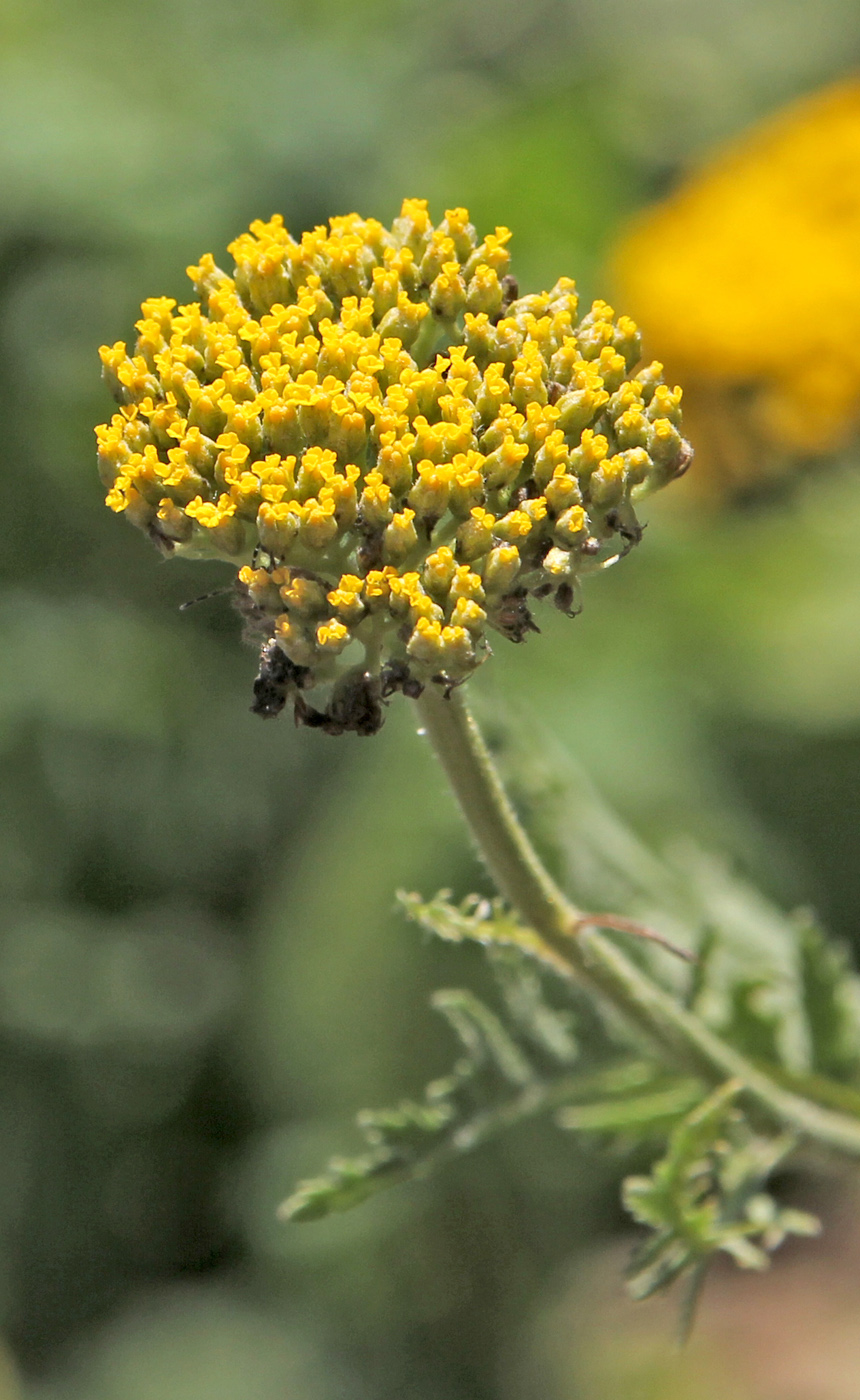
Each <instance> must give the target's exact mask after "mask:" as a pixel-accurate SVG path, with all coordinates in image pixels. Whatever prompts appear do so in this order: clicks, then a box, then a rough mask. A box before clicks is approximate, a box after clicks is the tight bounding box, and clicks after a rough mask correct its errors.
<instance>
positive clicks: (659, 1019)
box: [417, 686, 860, 1157]
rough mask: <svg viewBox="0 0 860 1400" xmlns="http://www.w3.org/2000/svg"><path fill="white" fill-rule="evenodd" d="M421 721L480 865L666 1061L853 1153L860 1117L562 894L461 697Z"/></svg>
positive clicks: (429, 705)
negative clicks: (691, 1007) (828, 1102)
mask: <svg viewBox="0 0 860 1400" xmlns="http://www.w3.org/2000/svg"><path fill="white" fill-rule="evenodd" d="M417 704H418V707H419V710H420V713H421V720H422V724H423V726H424V729H425V731H426V733H427V735H428V737H429V739H430V742H431V743H432V745H433V747H434V749H435V751H436V754H437V757H438V758H439V761H440V763H441V764H442V767H443V769H444V771H445V774H446V776H447V778H448V780H449V782H450V784H451V787H452V788H453V790H454V794H455V796H456V798H457V800H458V802H459V804H460V807H461V809H462V812H463V815H464V817H465V818H466V822H467V824H468V826H469V828H470V830H471V833H472V836H473V837H474V840H475V843H476V845H477V847H478V850H479V851H480V853H481V855H482V857H483V859H484V861H485V863H486V865H487V868H488V870H489V872H490V874H491V875H492V877H493V879H494V881H495V883H496V884H497V886H498V888H499V890H500V892H501V893H502V895H504V897H505V899H507V900H508V901H509V903H510V904H511V905H512V906H513V908H514V909H515V910H516V911H517V913H518V914H519V916H520V918H521V919H522V921H523V923H525V924H527V925H528V926H529V927H530V928H532V929H533V930H534V931H535V933H538V934H539V935H540V936H541V938H543V939H544V940H545V942H546V943H548V944H549V945H550V947H551V948H552V949H553V951H554V952H555V953H557V954H558V955H559V956H560V957H562V958H563V959H564V960H565V962H566V963H567V964H568V966H569V968H570V972H571V975H572V976H574V977H575V978H576V980H577V981H578V982H579V983H580V984H581V985H583V986H585V987H586V988H588V989H590V990H591V991H593V992H596V993H597V994H598V995H599V996H600V997H602V998H603V1000H605V1001H606V1002H608V1003H609V1005H611V1006H612V1007H613V1008H614V1009H615V1010H616V1011H618V1012H620V1013H621V1014H622V1016H623V1017H624V1019H625V1020H626V1021H627V1022H628V1023H630V1024H631V1025H633V1026H635V1027H636V1028H637V1029H638V1030H639V1031H640V1032H642V1033H644V1034H645V1036H646V1037H647V1039H648V1040H649V1041H650V1042H651V1043H652V1045H654V1046H656V1047H657V1048H658V1049H659V1050H660V1052H661V1053H662V1056H663V1058H664V1059H666V1060H667V1061H668V1062H669V1063H670V1064H672V1065H674V1066H675V1067H676V1068H678V1069H681V1070H683V1071H685V1072H688V1073H689V1072H693V1073H695V1074H697V1075H699V1076H700V1077H701V1078H703V1079H705V1080H706V1082H708V1083H709V1084H721V1083H723V1082H724V1081H725V1080H726V1079H732V1078H734V1079H738V1080H740V1082H741V1083H742V1084H743V1086H744V1091H745V1093H746V1096H747V1097H748V1098H750V1099H752V1100H754V1101H755V1102H756V1103H757V1105H758V1106H759V1108H760V1109H763V1110H764V1111H765V1113H766V1114H767V1116H768V1117H769V1118H771V1119H772V1120H773V1121H774V1122H776V1123H778V1124H780V1125H781V1126H784V1127H789V1128H791V1129H793V1130H794V1131H795V1132H798V1133H801V1134H803V1135H804V1136H805V1137H807V1138H811V1139H813V1140H814V1141H815V1142H817V1143H818V1144H820V1145H821V1146H822V1147H826V1148H830V1149H834V1150H836V1151H838V1152H841V1153H844V1154H847V1155H849V1156H853V1157H857V1156H860V1121H858V1119H856V1118H853V1117H851V1116H849V1115H847V1114H844V1113H839V1112H836V1111H834V1110H833V1109H832V1108H828V1107H825V1106H823V1105H822V1104H820V1103H816V1102H815V1101H814V1100H813V1099H811V1098H808V1097H803V1096H801V1095H800V1094H796V1093H792V1092H791V1091H790V1090H788V1089H785V1088H783V1087H781V1086H780V1085H779V1084H777V1083H775V1082H774V1080H773V1079H772V1078H771V1077H770V1075H769V1074H767V1073H766V1071H764V1070H761V1069H759V1068H757V1067H756V1066H755V1065H753V1064H751V1063H750V1062H749V1061H748V1060H746V1059H745V1058H744V1056H743V1055H741V1054H739V1053H738V1052H737V1051H736V1050H734V1049H732V1047H731V1046H730V1045H727V1044H726V1043H725V1042H724V1041H723V1040H721V1039H720V1037H719V1036H717V1035H715V1034H714V1032H713V1031H711V1030H710V1029H709V1028H708V1027H707V1026H706V1025H705V1024H704V1022H703V1021H701V1020H700V1019H699V1018H698V1017H697V1016H695V1015H694V1014H693V1013H692V1012H690V1011H687V1010H686V1009H685V1008H684V1007H683V1006H681V1005H679V1003H678V1002H676V1001H675V1000H674V998H673V997H672V996H670V994H669V993H668V992H666V991H664V989H663V988H662V987H661V986H659V985H658V983H656V982H654V981H653V980H652V979H651V978H650V977H649V976H648V974H647V973H646V972H643V970H642V969H641V968H640V967H638V966H637V965H636V964H635V963H633V962H631V961H630V959H629V958H628V957H626V955H625V954H624V953H623V952H622V951H621V950H620V949H619V948H617V947H616V946H615V944H614V943H612V942H611V941H610V940H609V939H608V938H606V937H604V935H603V934H601V933H599V932H598V931H597V929H595V928H593V927H592V926H591V925H590V924H589V922H588V918H587V916H585V915H583V914H582V912H581V911H580V910H578V909H576V908H575V907H574V905H572V904H571V903H570V902H569V901H568V900H567V899H566V898H565V896H564V895H563V894H562V892H561V890H560V889H559V888H558V886H557V885H556V884H555V881H554V880H553V879H552V877H551V876H550V875H549V873H548V871H547V870H546V869H545V868H544V866H543V864H542V862H541V860H540V857H539V856H538V854H537V852H536V851H535V849H534V847H533V846H532V844H531V841H530V840H529V838H528V836H527V835H526V833H525V831H524V830H523V828H522V826H521V824H520V822H519V820H518V818H517V815H516V813H515V812H514V809H513V807H512V806H511V803H510V801H509V799H508V796H507V794H506V792H505V790H504V788H503V787H502V784H501V780H500V778H499V775H498V772H497V771H496V768H495V765H494V763H493V760H492V758H491V757H490V754H489V752H488V750H487V746H486V744H485V743H484V740H483V738H482V736H481V733H480V730H479V729H478V726H477V725H476V723H475V721H474V719H473V718H472V716H471V714H470V712H469V710H468V709H467V707H466V705H465V703H464V701H463V699H462V696H461V695H460V694H459V692H457V691H455V692H454V693H453V694H452V695H451V696H450V698H449V699H445V697H444V696H443V695H442V694H441V693H440V691H439V690H437V689H436V688H435V687H433V686H428V687H427V688H426V690H425V691H424V693H423V695H422V696H421V698H420V699H419V700H418V701H417Z"/></svg>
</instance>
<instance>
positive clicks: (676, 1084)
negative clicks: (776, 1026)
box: [281, 891, 702, 1220]
mask: <svg viewBox="0 0 860 1400" xmlns="http://www.w3.org/2000/svg"><path fill="white" fill-rule="evenodd" d="M400 899H401V903H402V904H403V906H404V908H405V909H406V911H407V913H408V914H409V916H410V917H411V918H412V919H414V920H415V921H416V922H417V923H419V924H420V926H421V927H422V928H424V929H426V930H427V931H429V932H432V933H433V934H435V935H436V936H438V937H440V938H442V939H444V940H449V941H450V940H452V939H453V940H455V941H462V940H465V939H474V940H475V941H477V942H479V943H480V944H481V945H482V946H483V947H484V948H485V949H486V951H487V954H488V956H489V959H490V965H491V967H492V970H493V973H494V975H495V977H496V980H497V982H498V985H499V988H500V992H501V995H502V999H503V1002H504V1012H503V1013H502V1014H497V1013H496V1012H495V1011H493V1010H491V1009H490V1008H489V1007H488V1006H487V1005H486V1004H485V1003H484V1002H482V1001H480V1000H479V999H478V998H477V997H476V996H474V995H473V994H472V993H471V992H469V991H464V990H443V991H439V992H436V994H435V995H434V997H433V999H432V1005H433V1007H434V1009H435V1010H436V1011H438V1012H439V1013H440V1014H441V1015H442V1016H444V1017H445V1019H446V1021H447V1022H448V1024H449V1026H450V1027H451V1029H452V1030H453V1031H454V1033H455V1035H456V1037H457V1039H458V1041H459V1043H460V1046H461V1047H462V1050H463V1052H464V1053H463V1055H462V1057H461V1058H460V1059H459V1060H458V1061H457V1063H456V1064H455V1065H454V1068H453V1070H452V1071H451V1073H450V1074H449V1075H447V1076H446V1077H445V1078H443V1079H437V1080H435V1081H434V1082H433V1083H431V1084H429V1085H428V1087H427V1089H426V1090H425V1093H424V1097H423V1099H422V1100H421V1101H419V1102H415V1101H411V1100H406V1101H404V1102H402V1103H400V1104H399V1105H398V1106H397V1107H396V1108H393V1109H388V1110H382V1111H374V1112H370V1111H367V1112H364V1113H362V1114H360V1115H359V1118H358V1126H359V1128H360V1130H361V1132H362V1134H363V1135H364V1138H365V1140H366V1142H367V1144H368V1146H369V1149H370V1150H369V1151H368V1152H367V1153H365V1154H364V1155H362V1156H359V1157H353V1158H342V1157H337V1158H334V1159H333V1160H332V1161H331V1162H330V1163H329V1165H328V1167H327V1169H326V1171H325V1173H324V1174H323V1175H322V1176H320V1177H318V1178H315V1179H314V1180H311V1181H305V1182H303V1183H301V1184H300V1186H299V1187H298V1188H297V1189H296V1191H295V1192H294V1193H293V1195H292V1196H290V1197H289V1199H288V1200H287V1201H286V1202H285V1203H284V1205H283V1207H282V1208H281V1214H282V1216H283V1217H284V1218H286V1219H290V1220H313V1219H317V1218H319V1217H320V1216H323V1215H327V1214H330V1213H331V1212H332V1211H340V1210H348V1209H349V1208H350V1207H352V1206H354V1205H357V1204H358V1203H359V1202H361V1201H363V1200H365V1199H366V1198H367V1197H368V1196H370V1195H372V1194H374V1193H375V1192H376V1191H378V1190H380V1189H381V1188H382V1187H384V1186H390V1185H395V1184H397V1183H399V1182H402V1181H405V1180H410V1179H412V1178H415V1177H418V1176H425V1175H427V1174H428V1173H429V1172H430V1171H432V1170H433V1169H435V1168H436V1167H439V1166H441V1165H442V1164H443V1163H445V1162H447V1161H449V1160H450V1159H451V1158H452V1157H454V1156H457V1155H458V1154H460V1153H464V1152H468V1151H472V1150H474V1149H475V1148H476V1147H478V1146H480V1145H481V1144H482V1143H484V1142H486V1141H487V1140H488V1139H490V1138H492V1137H494V1136H496V1135H497V1134H498V1133H500V1132H501V1131H502V1130H504V1129H506V1128H510V1127H513V1126H515V1125H516V1124H517V1123H519V1122H522V1121H524V1120H525V1119H528V1118H532V1117H535V1116H537V1115H538V1114H547V1113H552V1112H553V1111H554V1110H557V1109H559V1108H561V1106H562V1105H573V1104H575V1105H576V1106H575V1107H574V1106H568V1107H564V1108H562V1109H561V1112H560V1113H559V1116H558V1122H559V1124H560V1126H562V1127H568V1128H576V1129H579V1130H582V1131H590V1132H600V1133H615V1134H620V1135H623V1136H624V1137H625V1139H629V1138H630V1137H631V1136H634V1137H653V1136H654V1134H655V1133H664V1132H665V1130H666V1126H667V1124H672V1123H674V1122H677V1121H678V1119H679V1118H681V1117H682V1116H683V1114H685V1113H687V1112H689V1110H690V1108H691V1107H692V1106H693V1104H695V1103H696V1102H698V1101H699V1100H700V1099H701V1095H702V1085H701V1082H700V1081H699V1080H696V1079H694V1078H690V1077H686V1078H680V1077H677V1076H669V1075H666V1074H665V1072H663V1071H662V1070H661V1069H660V1067H659V1066H657V1065H654V1064H651V1063H648V1062H647V1061H644V1060H641V1059H637V1058H632V1057H631V1056H629V1055H628V1054H625V1055H623V1056H619V1054H618V1052H617V1050H616V1051H615V1054H614V1060H613V1061H611V1062H610V1063H608V1064H604V1065H602V1066H601V1068H599V1069H597V1070H595V1071H592V1072H589V1071H587V1070H584V1069H581V1070H579V1071H578V1072H574V1073H572V1072H571V1070H570V1066H571V1065H572V1064H573V1062H574V1061H575V1060H576V1058H577V1053H578V1047H577V1042H576V1039H575V1037H574V1034H573V1016H572V1013H571V1012H570V1011H565V1010H557V1009H556V1008H555V1007H553V1006H552V1005H551V1004H550V1003H549V1001H548V1000H547V997H546V993H545V990H544V986H543V981H542V978H541V977H540V975H539V973H538V968H539V967H540V965H541V963H543V962H544V961H545V959H544V952H543V949H542V947H541V944H540V940H531V939H529V938H528V937H527V935H528V932H529V931H528V930H527V929H523V928H522V927H521V926H520V925H519V924H518V923H517V921H516V920H515V919H514V918H512V916H511V915H509V914H507V913H506V912H505V911H504V909H503V908H502V906H501V904H500V902H499V901H490V900H484V899H480V898H479V897H478V896H476V895H471V896H469V897H468V899H466V900H464V901H463V902H462V903H461V904H459V905H455V904H452V903H451V902H450V901H449V900H448V899H447V897H446V894H445V892H444V891H443V892H442V893H440V894H439V895H437V896H436V898H435V899H433V900H429V901H427V902H422V901H421V900H420V899H419V897H418V896H417V895H401V896H400ZM549 967H550V968H552V969H553V971H555V968H554V965H553V962H552V960H549Z"/></svg>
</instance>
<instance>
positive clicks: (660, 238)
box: [611, 79, 860, 489]
mask: <svg viewBox="0 0 860 1400" xmlns="http://www.w3.org/2000/svg"><path fill="white" fill-rule="evenodd" d="M611 271H612V275H613V283H614V286H615V288H616V290H617V291H618V294H619V296H623V297H624V299H625V304H627V305H630V306H631V307H632V309H633V311H634V312H635V314H636V315H638V316H641V317H642V320H643V323H645V324H647V326H648V336H649V343H650V344H651V345H652V346H653V347H654V348H655V349H656V351H657V353H658V354H660V355H661V356H662V357H664V358H665V360H666V362H667V363H668V364H670V365H671V367H672V370H673V372H674V373H676V374H678V375H680V376H682V378H683V380H684V384H685V386H686V388H687V392H688V395H689V402H688V405H687V406H688V409H689V412H690V416H689V419H688V421H689V422H690V424H691V427H692V436H693V437H694V440H695V442H696V445H697V449H698V450H699V452H700V461H699V469H698V470H697V472H696V479H697V482H698V483H699V484H700V485H702V484H707V485H709V486H711V487H712V488H713V487H716V488H717V489H725V488H726V487H730V488H735V487H740V488H743V487H745V486H749V485H750V484H753V485H754V484H755V483H756V482H757V481H760V480H761V478H762V476H763V475H765V474H773V473H774V472H778V471H780V470H783V469H784V466H785V465H787V464H788V461H789V460H790V459H791V458H792V457H794V458H797V457H798V456H803V455H808V454H810V453H813V454H820V453H828V452H832V451H833V450H834V449H836V448H838V447H839V446H840V445H841V444H842V443H843V442H844V441H845V440H846V438H847V437H848V436H849V435H850V434H851V433H853V432H856V429H857V426H858V424H860V82H858V81H857V80H856V79H852V80H850V81H847V82H843V83H840V84H837V85H835V86H833V87H831V88H828V89H826V90H824V91H823V92H819V93H816V94H814V95H812V96H810V97H807V98H804V99H803V100H802V101H799V102H796V103H794V104H792V105H791V106H790V107H788V108H787V109H785V110H784V111H782V112H779V113H777V114H776V116H774V117H771V118H770V119H769V120H768V121H766V122H764V123H762V124H761V125H760V126H758V127H756V128H754V129H753V130H752V131H750V132H749V133H747V134H745V135H744V136H743V137H741V138H740V139H739V140H738V141H737V142H735V143H734V144H733V145H731V146H730V147H728V148H727V149H726V150H724V151H723V152H721V153H719V154H718V155H717V157H716V158H715V159H714V160H713V161H711V162H710V163H709V164H708V165H706V166H705V167H704V168H703V169H702V170H701V171H700V172H699V173H697V174H696V175H694V176H692V177H691V178H689V179H688V180H687V181H686V182H684V183H683V184H682V185H681V186H680V187H679V189H678V190H677V191H676V192H675V193H674V194H673V195H672V196H671V197H670V198H669V199H667V200H666V201H665V202H664V203H663V204H661V205H659V206H657V207H656V208H655V209H653V210H650V211H647V212H646V213H645V214H644V215H643V216H641V217H640V218H639V219H638V220H637V221H636V223H635V224H634V225H633V226H632V227H631V228H630V230H629V231H628V232H627V233H626V234H625V235H624V237H623V238H622V239H621V241H620V242H619V244H618V246H617V248H616V251H615V254H614V259H613V268H612V270H611Z"/></svg>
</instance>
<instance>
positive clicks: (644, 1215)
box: [623, 1081, 819, 1298]
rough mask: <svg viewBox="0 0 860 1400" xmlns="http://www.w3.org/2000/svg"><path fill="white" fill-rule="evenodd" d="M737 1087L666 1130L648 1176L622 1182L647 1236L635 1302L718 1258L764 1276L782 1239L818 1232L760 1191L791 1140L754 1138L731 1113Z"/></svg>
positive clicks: (637, 1260) (633, 1279)
mask: <svg viewBox="0 0 860 1400" xmlns="http://www.w3.org/2000/svg"><path fill="white" fill-rule="evenodd" d="M742 1087H743V1086H742V1085H741V1084H739V1083H738V1082H737V1081H729V1082H728V1083H727V1084H724V1085H722V1086H721V1087H720V1088H719V1089H716V1090H715V1091H714V1092H713V1093H712V1094H711V1095H710V1096H709V1097H708V1098H707V1099H706V1100H705V1102H704V1103H702V1104H700V1105H699V1106H698V1107H697V1108H696V1109H694V1110H693V1112H692V1113H689V1114H688V1116H687V1117H686V1118H685V1119H684V1120H683V1122H681V1123H680V1124H679V1125H678V1126H677V1127H675V1128H674V1129H673V1130H672V1132H671V1133H670V1135H669V1140H668V1146H667V1150H666V1154H665V1156H664V1157H662V1158H661V1159H660V1161H659V1162H657V1164H656V1166H655V1167H654V1169H653V1171H652V1172H651V1175H650V1176H647V1177H643V1176H631V1177H628V1178H627V1180H626V1181H625V1183H624V1187H623V1200H624V1204H625V1206H626V1207H627V1209H628V1210H629V1212H630V1214H631V1215H632V1216H633V1218H634V1220H636V1221H638V1223H639V1224H640V1225H645V1226H646V1227H647V1228H648V1229H649V1230H650V1231H651V1234H650V1236H649V1238H648V1239H647V1240H646V1241H645V1242H644V1243H643V1244H642V1245H641V1246H640V1247H639V1248H638V1249H637V1250H636V1252H635V1254H634V1257H633V1260H632V1262H631V1266H630V1272H629V1288H630V1291H631V1293H632V1294H633V1296H634V1297H635V1298H647V1297H648V1296H649V1295H650V1294H652V1293H655V1292H657V1291H658V1290H659V1289H662V1288H665V1287H667V1286H668V1285H669V1284H670V1283H672V1282H674V1280H675V1279H676V1278H678V1277H679V1276H680V1275H681V1274H682V1273H685V1272H687V1271H688V1270H693V1271H694V1274H696V1275H698V1273H699V1271H700V1270H701V1269H702V1267H703V1266H705V1265H707V1264H708V1263H709V1262H710V1260H711V1259H712V1258H713V1257H714V1255H715V1254H717V1253H718V1252H720V1251H722V1252H723V1253H726V1254H729V1255H730V1256H731V1257H732V1259H734V1261H735V1263H736V1264H738V1265H740V1267H741V1268H744V1269H764V1268H766V1267H767V1264H768V1256H769V1255H770V1254H771V1253H772V1252H773V1251H774V1250H775V1249H777V1248H778V1247H779V1245H780V1244H781V1243H782V1242H783V1240H784V1239H785V1238H786V1236H787V1235H814V1234H816V1233H817V1232H818V1229H819V1223H818V1221H817V1220H816V1219H815V1218H814V1216H811V1215H808V1214H807V1213H806V1212H804V1211H798V1210H792V1209H789V1208H782V1207H780V1206H778V1205H777V1203H776V1202H775V1201H774V1199H773V1197H772V1196H770V1195H768V1193H767V1192H766V1191H765V1190H764V1189H763V1188H764V1186H765V1183H766V1182H767V1180H768V1178H769V1177H770V1176H771V1174H772V1173H773V1171H774V1170H775V1169H776V1168H777V1167H778V1166H779V1165H780V1164H781V1163H782V1162H783V1161H784V1160H785V1159H786V1158H787V1157H788V1156H789V1154H790V1153H791V1151H792V1150H793V1148H794V1147H795V1145H796V1144H795V1139H794V1138H793V1137H792V1136H791V1135H790V1134H787V1133H786V1134H780V1135H779V1136H776V1137H771V1138H766V1137H762V1136H759V1135H757V1134H755V1133H753V1131H752V1130H751V1128H750V1126H749V1124H748V1123H747V1122H746V1120H745V1119H744V1117H743V1116H742V1114H741V1113H740V1112H739V1111H738V1108H737V1106H736V1103H737V1099H738V1095H739V1093H740V1092H741V1089H742Z"/></svg>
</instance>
